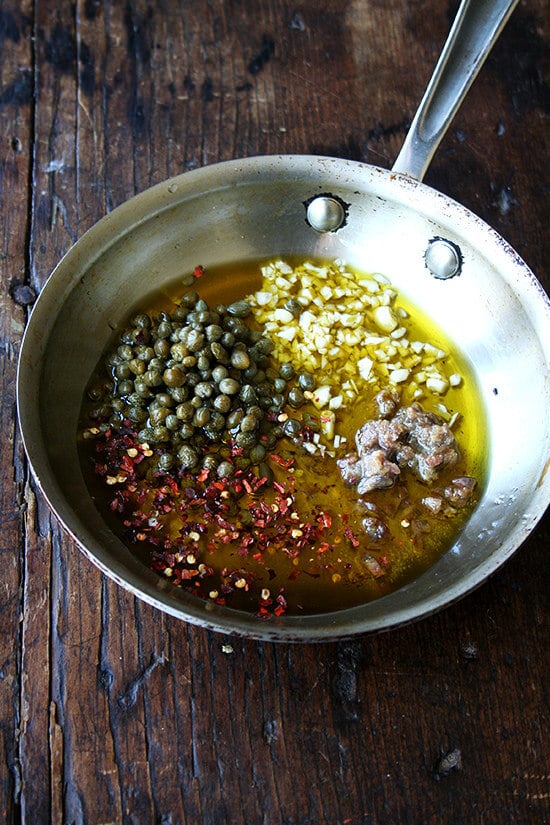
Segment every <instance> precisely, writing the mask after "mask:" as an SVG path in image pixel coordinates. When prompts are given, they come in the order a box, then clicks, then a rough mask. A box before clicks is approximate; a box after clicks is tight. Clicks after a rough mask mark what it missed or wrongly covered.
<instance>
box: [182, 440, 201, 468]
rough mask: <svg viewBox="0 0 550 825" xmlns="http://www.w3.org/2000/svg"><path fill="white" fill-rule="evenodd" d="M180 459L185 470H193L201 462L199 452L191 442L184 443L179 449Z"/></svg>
mask: <svg viewBox="0 0 550 825" xmlns="http://www.w3.org/2000/svg"><path fill="white" fill-rule="evenodd" d="M178 461H179V463H180V464H181V466H182V467H183V469H184V470H192V469H193V468H194V467H196V466H197V464H198V463H199V454H198V453H197V451H196V450H195V449H194V448H193V447H191V446H190V445H189V444H184V445H183V446H182V447H180V448H179V450H178Z"/></svg>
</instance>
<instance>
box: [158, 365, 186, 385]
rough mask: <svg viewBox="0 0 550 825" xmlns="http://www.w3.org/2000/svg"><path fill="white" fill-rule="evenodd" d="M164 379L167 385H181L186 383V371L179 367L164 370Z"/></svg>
mask: <svg viewBox="0 0 550 825" xmlns="http://www.w3.org/2000/svg"><path fill="white" fill-rule="evenodd" d="M162 380H163V381H164V383H165V384H166V386H167V387H181V386H183V384H185V373H184V372H183V370H181V369H180V368H179V367H170V369H167V370H164V373H163V375H162Z"/></svg>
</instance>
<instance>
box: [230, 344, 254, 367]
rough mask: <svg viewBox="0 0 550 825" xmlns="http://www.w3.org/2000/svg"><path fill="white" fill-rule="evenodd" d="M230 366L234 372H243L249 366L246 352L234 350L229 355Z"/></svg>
mask: <svg viewBox="0 0 550 825" xmlns="http://www.w3.org/2000/svg"><path fill="white" fill-rule="evenodd" d="M231 366H232V367H235V369H236V370H245V369H246V368H247V367H249V366H250V357H249V355H248V353H247V352H245V351H244V350H240V349H234V350H233V352H232V353H231Z"/></svg>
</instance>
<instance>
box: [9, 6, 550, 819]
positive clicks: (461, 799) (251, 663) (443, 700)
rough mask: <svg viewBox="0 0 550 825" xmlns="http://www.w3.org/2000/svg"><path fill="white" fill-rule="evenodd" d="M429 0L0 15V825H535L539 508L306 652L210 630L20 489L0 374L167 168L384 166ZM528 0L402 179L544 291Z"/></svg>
mask: <svg viewBox="0 0 550 825" xmlns="http://www.w3.org/2000/svg"><path fill="white" fill-rule="evenodd" d="M454 11H455V4H454V3H452V2H448V0H352V1H351V2H348V3H343V2H338V0H303V2H297V3H294V2H292V1H291V0H260V2H257V1H256V2H253V0H226V2H223V0H197V2H192V1H191V0H179V2H178V1H177V0H174V1H173V2H172V0H149V2H147V1H146V0H125V2H114V0H76V2H74V0H72V1H71V2H69V0H58V2H54V1H53V0H50V1H48V0H21V2H15V1H14V0H6V1H5V2H3V3H1V5H0V50H1V51H0V57H1V59H0V123H1V127H2V128H1V139H2V153H1V158H0V160H1V166H0V187H1V204H0V209H1V218H2V223H3V232H2V238H1V244H2V246H1V253H0V266H1V278H2V290H1V293H0V301H1V308H2V313H1V317H0V334H1V352H2V360H1V362H0V363H1V376H0V377H1V409H0V415H1V426H2V442H1V447H0V450H1V499H2V511H1V519H2V521H1V537H0V560H1V571H0V731H1V756H0V819H2V821H6V822H7V823H10V825H11V824H12V823H20V822H21V823H29V825H40V824H41V823H48V822H54V823H67V824H68V825H69V824H71V825H72V823H90V825H96V823H132V825H138V823H158V824H159V825H160V824H161V823H162V825H179V824H180V823H182V825H183V824H184V823H185V824H186V825H195V823H209V825H218V824H219V823H230V825H238V824H239V823H249V825H278V824H279V823H281V825H282V824H283V823H284V824H285V825H321V824H322V823H327V825H367V823H368V824H369V825H393V823H398V824H400V823H414V825H417V823H418V825H430V824H431V823H434V825H439V823H450V825H460V824H461V823H464V825H470V823H479V825H508V824H509V823H521V825H527V824H529V825H531V823H537V824H538V823H548V822H550V760H549V748H548V735H549V726H548V704H547V698H548V697H547V692H546V691H547V688H548V678H547V677H548V672H549V668H548V665H549V658H548V628H547V621H548V616H549V604H548V591H549V588H548V584H549V582H548V570H549V563H548V547H549V520H548V517H547V518H546V519H545V520H544V521H543V522H542V523H541V524H540V526H539V527H538V529H537V530H536V531H535V532H534V534H533V535H532V536H531V538H530V539H529V540H528V541H527V542H526V543H525V545H524V546H523V547H522V548H521V550H520V551H519V552H518V553H517V554H516V555H515V556H514V558H513V559H512V560H511V561H509V562H508V563H507V564H506V565H505V566H504V567H503V568H502V569H501V570H500V571H499V572H498V573H497V574H496V575H494V576H493V577H492V579H491V580H490V581H488V582H487V583H486V584H485V585H484V586H482V587H481V588H480V589H479V590H478V591H477V592H476V593H474V594H473V595H471V596H469V597H468V598H466V599H464V600H463V601H462V602H461V603H459V604H457V605H455V606H453V607H451V608H449V609H447V610H446V611H444V612H442V613H440V614H439V615H436V616H434V617H433V618H430V619H427V620H425V621H422V622H421V623H418V624H416V625H413V626H410V627H406V628H403V629H400V630H398V631H395V632H391V633H387V634H385V635H381V636H374V637H365V638H358V639H355V640H353V641H348V642H339V643H334V644H322V645H317V646H291V645H284V644H280V645H271V644H266V643H258V642H254V641H241V640H238V639H231V640H230V639H228V638H226V637H222V636H219V635H216V634H212V633H208V632H206V631H204V630H201V629H197V628H194V627H191V626H188V625H186V624H184V623H183V622H179V621H176V620H174V619H171V618H167V617H166V616H164V615H163V614H161V613H159V612H156V611H155V610H154V609H152V608H150V607H148V606H146V605H144V604H143V603H141V602H138V601H136V600H135V599H134V598H133V597H132V596H131V595H129V594H128V593H126V592H125V591H123V590H121V589H119V588H118V587H117V586H115V585H114V584H112V583H111V582H110V581H108V580H106V579H105V578H103V577H102V576H101V575H100V573H99V572H98V571H97V570H96V569H95V568H94V567H93V566H91V565H90V563H89V562H88V561H87V560H86V559H85V558H84V557H83V556H82V555H81V554H80V553H79V552H78V550H77V549H76V548H75V546H74V545H73V543H72V542H71V541H70V539H69V538H68V537H67V536H66V535H65V534H64V533H63V532H62V531H61V530H60V528H59V526H58V525H57V523H56V522H55V520H54V519H53V518H52V517H51V516H50V515H49V511H48V509H47V507H46V505H45V503H44V501H43V499H42V498H41V496H40V494H39V493H38V492H37V490H36V489H35V486H34V483H33V480H32V477H31V476H30V475H29V471H28V467H27V464H26V461H25V457H24V454H23V450H22V445H21V440H20V436H19V434H18V431H17V425H16V410H15V399H14V382H15V375H16V361H17V355H18V351H19V345H20V339H21V334H22V332H23V328H24V325H25V320H26V317H27V315H28V312H29V310H30V308H31V305H32V303H33V301H34V299H35V297H36V295H37V294H38V293H39V292H40V289H41V287H42V286H43V285H44V283H45V281H46V279H47V277H48V274H49V273H50V271H51V269H52V268H53V267H54V265H55V264H56V262H57V261H58V259H59V258H60V257H61V255H62V254H63V253H64V252H65V251H66V250H67V249H68V247H69V246H70V245H71V244H72V243H73V242H74V241H75V240H76V239H77V238H79V237H80V236H81V235H82V233H83V232H84V231H85V230H86V229H88V228H89V227H90V226H91V225H92V224H93V223H94V222H95V221H96V220H98V219H99V218H100V217H101V216H102V215H103V214H104V213H105V212H106V211H108V210H111V209H112V208H113V207H115V206H117V205H118V204H120V203H121V202H122V201H124V200H126V199H127V198H128V197H129V196H131V195H133V194H134V193H136V192H139V191H141V190H143V189H145V188H146V187H148V186H150V185H151V184H154V183H157V182H158V181H161V180H162V179H164V178H166V177H169V176H170V175H173V174H176V173H180V172H182V171H185V170H189V169H193V168H195V167H197V166H202V165H204V164H207V163H212V162H214V161H218V160H226V159H229V158H233V157H238V156H246V155H254V154H264V153H278V152H299V153H302V152H310V153H322V154H330V155H337V156H341V157H346V158H353V159H361V160H365V161H367V162H369V163H374V164H377V165H380V166H384V167H388V166H391V163H392V161H393V159H394V157H395V156H396V154H397V152H398V149H399V147H400V144H401V142H402V140H403V136H404V134H405V132H406V129H407V125H408V123H409V122H410V118H411V116H412V114H413V113H414V110H415V108H416V105H417V102H418V100H419V99H420V97H421V94H422V91H423V89H424V86H425V83H426V82H427V79H428V77H429V75H430V73H431V70H432V67H433V64H434V62H435V59H436V57H437V54H438V53H439V49H440V47H441V45H442V43H443V41H444V38H445V36H446V32H447V30H448V27H449V23H450V20H451V18H452V16H453V14H454ZM549 41H550V26H549V16H548V6H547V0H522V2H521V3H520V6H519V7H518V9H517V10H516V12H515V13H514V16H513V18H512V20H511V22H510V24H509V26H508V27H507V29H506V31H505V32H504V34H503V36H502V38H501V40H500V42H499V43H498V44H497V47H496V48H495V50H494V52H493V54H492V56H491V57H490V59H489V61H488V63H487V65H486V67H485V68H484V70H483V73H482V75H481V76H480V78H479V79H478V81H477V82H476V83H475V86H474V88H473V89H472V91H471V92H470V95H469V97H468V99H467V101H466V103H465V105H464V107H463V109H462V110H461V112H460V113H459V115H458V117H457V119H456V121H455V123H454V124H453V127H452V129H451V131H450V133H449V135H448V136H447V138H446V139H445V141H444V143H443V145H442V147H441V149H440V151H439V153H438V155H437V157H436V159H435V161H434V163H433V165H432V167H431V169H430V171H429V173H428V175H427V178H426V181H427V183H429V184H430V185H433V186H435V187H436V188H439V189H441V190H443V191H444V192H446V193H448V194H450V195H451V196H453V197H454V198H456V199H457V200H459V201H461V202H462V203H464V204H465V205H466V206H467V207H469V208H470V209H472V210H473V211H474V212H476V213H477V214H479V215H480V216H481V217H482V218H484V219H485V220H486V221H487V222H488V223H490V224H492V225H493V226H494V227H495V228H496V229H497V230H498V231H499V232H500V233H501V234H502V235H503V236H504V237H505V238H506V239H507V240H508V241H509V242H510V243H511V244H512V246H514V247H515V248H516V249H517V250H518V252H519V253H520V254H521V255H522V256H523V257H524V258H525V259H526V261H527V262H528V263H529V264H530V266H531V267H532V269H533V270H534V271H535V272H536V273H537V275H538V277H539V278H540V279H541V281H543V282H544V283H545V284H546V286H547V287H548V285H549V279H548V270H547V269H545V267H547V265H548V262H549V254H548V253H549V237H548V194H549V183H550V179H549V174H548V148H549V147H548V135H549V130H548V116H549V91H548V85H547V84H548V67H549Z"/></svg>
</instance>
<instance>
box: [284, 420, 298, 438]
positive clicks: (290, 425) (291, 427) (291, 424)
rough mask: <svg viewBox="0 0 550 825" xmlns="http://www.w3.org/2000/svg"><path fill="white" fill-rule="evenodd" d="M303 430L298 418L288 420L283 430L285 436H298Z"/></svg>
mask: <svg viewBox="0 0 550 825" xmlns="http://www.w3.org/2000/svg"><path fill="white" fill-rule="evenodd" d="M301 429H302V425H301V423H300V422H299V421H298V419H297V418H288V419H287V420H286V421H285V423H284V424H283V430H284V432H285V435H290V436H294V435H297V434H298V433H299V432H300V430H301Z"/></svg>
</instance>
